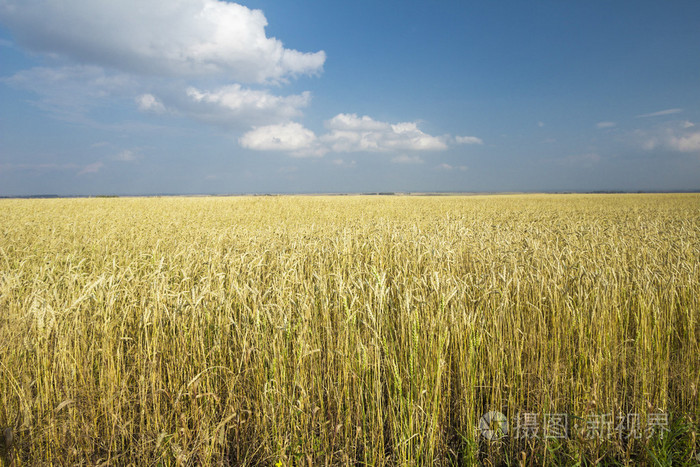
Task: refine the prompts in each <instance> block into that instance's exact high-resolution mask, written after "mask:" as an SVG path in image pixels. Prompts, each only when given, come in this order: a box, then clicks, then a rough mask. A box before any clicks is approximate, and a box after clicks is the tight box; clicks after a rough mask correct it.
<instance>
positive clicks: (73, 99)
mask: <svg viewBox="0 0 700 467" xmlns="http://www.w3.org/2000/svg"><path fill="white" fill-rule="evenodd" d="M0 21H1V22H2V23H3V24H4V25H5V26H7V28H8V29H9V30H11V31H12V33H13V35H14V37H15V38H16V40H17V43H18V44H19V45H21V46H23V47H25V48H28V49H31V50H33V51H35V52H38V53H43V54H45V56H47V57H50V63H53V64H56V63H60V64H61V65H60V66H56V65H55V66H53V67H51V66H48V67H37V68H33V69H30V70H25V71H21V72H18V73H16V74H15V75H14V76H12V77H9V78H5V79H4V81H5V83H7V84H10V85H12V86H15V87H18V88H23V89H27V90H30V91H32V92H34V93H36V94H37V95H38V96H39V102H38V103H39V104H41V105H42V106H44V107H45V108H46V109H48V110H49V111H51V112H53V113H54V114H58V115H60V116H61V117H62V118H65V116H66V115H68V116H70V117H71V118H72V119H73V120H74V121H76V122H83V123H89V124H93V123H94V122H92V121H91V120H90V118H89V116H90V114H91V112H92V111H93V110H94V109H95V108H97V107H98V106H103V107H105V106H106V105H107V102H108V101H107V99H119V100H121V102H126V103H130V105H131V106H132V108H133V109H134V110H138V111H140V112H143V113H146V114H150V115H151V116H152V117H154V118H158V117H159V116H163V115H168V116H169V117H170V118H173V117H184V118H191V119H195V120H199V121H203V122H206V123H211V124H215V125H217V126H219V127H225V128H226V129H236V130H242V131H247V132H245V133H244V134H243V135H242V136H241V137H240V138H239V139H238V141H239V144H240V145H241V146H243V147H245V148H248V149H252V150H258V151H281V152H285V153H289V154H291V155H292V156H297V157H307V156H323V155H325V154H326V153H328V152H334V153H354V152H378V153H392V154H394V155H395V154H403V155H402V156H397V157H396V158H395V160H394V162H397V163H418V162H419V161H421V160H420V159H419V158H416V157H414V156H408V155H406V154H404V153H406V152H415V151H443V150H445V149H447V148H448V145H451V144H482V143H483V142H482V141H481V139H479V138H477V137H475V136H457V137H454V138H453V137H451V136H448V135H445V136H433V135H430V134H427V133H425V132H424V131H422V130H421V129H420V128H419V127H418V124H417V123H416V122H398V123H389V122H383V121H378V120H374V119H372V118H371V117H368V116H358V115H357V114H351V113H340V114H338V115H336V116H335V117H333V118H331V119H330V120H328V121H327V122H326V123H325V126H326V132H325V133H323V134H320V135H316V134H315V133H314V132H313V131H311V130H309V129H307V128H305V127H304V126H303V125H302V124H301V123H298V122H297V121H298V120H299V119H300V118H301V117H302V116H303V115H302V110H303V109H304V108H306V107H307V106H308V105H309V103H310V101H311V94H310V93H309V92H308V91H306V92H300V93H298V94H291V95H279V94H278V93H277V92H276V91H275V92H273V89H279V85H282V84H285V83H286V82H288V81H289V80H290V79H291V78H294V77H297V76H300V75H316V74H318V73H320V72H321V71H322V69H323V64H324V62H325V53H324V52H323V51H311V52H302V51H297V50H293V49H288V48H285V47H284V45H283V43H282V42H281V41H280V40H278V39H276V38H274V37H268V35H267V33H266V30H265V28H266V26H267V20H266V18H265V15H264V14H263V13H262V11H260V10H254V9H250V8H247V7H245V6H242V5H239V4H237V3H233V2H228V1H223V0H148V1H143V0H120V1H94V0H0ZM273 86H274V88H273ZM102 115H105V113H104V112H103V113H102ZM97 170H99V168H97V169H95V171H97ZM84 173H92V172H91V169H88V170H86V171H84Z"/></svg>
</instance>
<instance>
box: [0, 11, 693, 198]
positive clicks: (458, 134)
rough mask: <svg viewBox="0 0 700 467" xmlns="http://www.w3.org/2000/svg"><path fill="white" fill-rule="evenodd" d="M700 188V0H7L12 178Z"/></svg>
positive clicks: (9, 185) (35, 183) (19, 191)
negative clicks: (469, 0) (237, 1)
mask: <svg viewBox="0 0 700 467" xmlns="http://www.w3.org/2000/svg"><path fill="white" fill-rule="evenodd" d="M697 189H700V2H698V1H612V2H603V1H591V0H588V1H566V2H562V1H529V2H522V1H499V2H466V1H457V0H450V1H448V0H445V1H433V2H427V1H421V2H418V1H401V2H399V1H394V0H386V1H380V2H375V1H367V0H358V1H353V2H337V1H308V0H301V1H295V2H274V1H269V0H251V1H245V2H240V3H232V2H225V1H222V0H119V1H116V0H114V1H112V0H103V1H95V0H0V195H4V196H7V195H30V194H40V193H41V194H48V193H51V194H59V195H97V194H125V195H126V194H155V193H172V194H179V193H182V194H188V193H244V192H255V193H260V192H281V193H284V192H363V191H597V190H625V191H626V190H630V191H636V190H668V191H673V190H697Z"/></svg>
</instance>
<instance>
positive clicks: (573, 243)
mask: <svg viewBox="0 0 700 467" xmlns="http://www.w3.org/2000/svg"><path fill="white" fill-rule="evenodd" d="M699 291H700V195H697V194H634V195H632V194H630V195H493V196H425V197H422V196H421V197H419V196H381V197H378V196H314V197H311V196H274V197H201V198H193V197H189V198H188V197H172V198H171V197H166V198H114V199H111V198H110V199H97V198H94V199H51V200H0V429H2V433H1V434H2V436H0V454H1V456H0V463H3V464H4V465H13V464H15V465H33V464H90V465H99V464H103V465H105V464H111V465H126V464H129V463H132V464H136V465H158V464H162V465H171V464H177V465H200V464H204V465H221V464H233V465H349V464H352V465H428V464H430V465H465V464H466V465H469V464H478V463H482V464H486V465H499V464H500V465H503V464H505V465H519V464H520V465H541V464H550V465H559V464H576V463H581V464H591V463H595V462H604V463H606V464H620V465H625V464H649V465H652V464H654V465H656V463H657V462H658V463H659V464H660V465H670V464H671V463H674V464H676V463H678V464H688V465H691V464H693V463H694V462H698V459H700V458H698V457H697V456H698V443H699V441H698V416H700V398H698V388H699V386H700V294H699Z"/></svg>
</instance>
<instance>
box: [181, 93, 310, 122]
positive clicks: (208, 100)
mask: <svg viewBox="0 0 700 467" xmlns="http://www.w3.org/2000/svg"><path fill="white" fill-rule="evenodd" d="M186 94H187V97H188V98H189V100H190V102H189V103H188V104H184V105H183V108H185V109H186V110H185V111H186V112H187V113H189V114H190V115H191V116H193V117H195V118H198V119H200V120H204V121H209V122H215V123H231V122H234V123H235V122H243V123H246V124H248V125H256V124H260V125H264V124H270V123H279V122H286V121H289V119H291V118H293V117H297V116H299V115H301V110H300V109H301V108H303V107H306V106H308V105H309V102H310V101H311V94H310V93H309V92H303V93H301V94H295V95H291V96H285V97H282V96H276V95H274V94H271V93H270V92H269V91H267V90H253V89H246V88H243V87H242V86H241V85H240V84H233V85H230V86H224V87H222V88H219V89H217V90H214V91H202V90H199V89H197V88H194V87H190V88H189V89H187V91H186Z"/></svg>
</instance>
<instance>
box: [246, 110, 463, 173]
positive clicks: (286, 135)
mask: <svg viewBox="0 0 700 467" xmlns="http://www.w3.org/2000/svg"><path fill="white" fill-rule="evenodd" d="M325 125H326V128H327V129H328V130H329V131H328V132H327V133H325V134H323V135H321V136H316V134H315V133H314V132H313V131H311V130H309V129H307V128H304V127H303V126H302V125H300V124H299V123H294V122H292V123H283V124H275V125H265V126H259V127H256V128H255V129H254V130H252V131H249V132H248V133H246V134H244V135H243V136H242V137H241V138H240V139H239V142H240V144H241V145H242V146H243V147H246V148H248V149H254V150H262V151H287V152H291V154H292V155H293V156H299V157H303V156H323V155H324V154H326V153H328V152H334V153H344V152H386V153H391V152H396V151H442V150H445V149H447V141H449V140H450V137H449V136H440V137H438V136H432V135H429V134H426V133H424V132H422V131H421V130H420V129H418V125H417V124H416V123H414V122H402V123H395V124H391V123H387V122H381V121H377V120H374V119H372V118H370V117H368V116H363V117H358V116H357V115H356V114H338V115H336V116H335V117H333V118H332V119H330V120H328V121H326V123H325ZM469 138H471V137H469ZM393 161H394V162H397V163H408V162H409V161H411V162H413V163H416V161H418V158H410V157H408V156H406V155H405V154H404V155H401V156H397V157H395V158H394V159H393Z"/></svg>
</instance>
